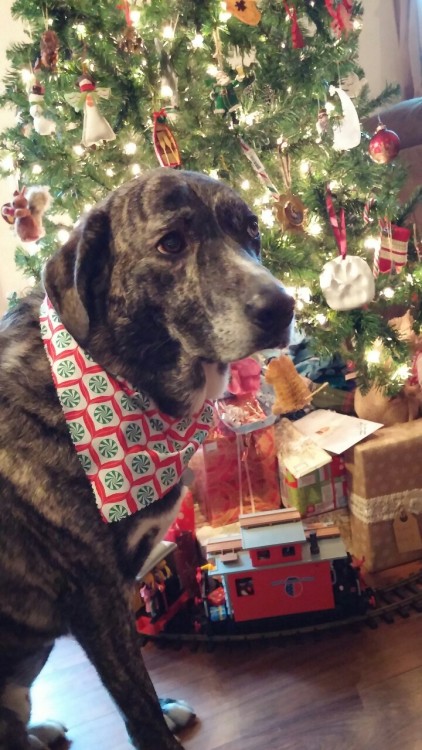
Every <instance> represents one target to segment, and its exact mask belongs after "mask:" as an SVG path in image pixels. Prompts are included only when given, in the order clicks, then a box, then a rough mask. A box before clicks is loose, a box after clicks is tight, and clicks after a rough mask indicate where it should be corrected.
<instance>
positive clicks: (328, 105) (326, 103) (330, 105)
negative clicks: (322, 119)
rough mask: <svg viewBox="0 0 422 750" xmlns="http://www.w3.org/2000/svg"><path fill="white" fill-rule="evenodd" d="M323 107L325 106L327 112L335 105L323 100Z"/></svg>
mask: <svg viewBox="0 0 422 750" xmlns="http://www.w3.org/2000/svg"><path fill="white" fill-rule="evenodd" d="M324 107H325V110H326V112H327V114H328V113H329V112H332V111H333V110H334V109H335V106H334V104H333V103H332V102H325V104H324Z"/></svg>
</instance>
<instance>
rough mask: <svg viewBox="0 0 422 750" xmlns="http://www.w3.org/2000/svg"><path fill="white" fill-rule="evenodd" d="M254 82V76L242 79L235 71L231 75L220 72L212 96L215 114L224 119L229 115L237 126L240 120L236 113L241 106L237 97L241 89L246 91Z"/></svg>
mask: <svg viewBox="0 0 422 750" xmlns="http://www.w3.org/2000/svg"><path fill="white" fill-rule="evenodd" d="M253 80H254V76H253V75H250V76H246V77H245V76H243V77H240V76H239V75H238V74H236V73H235V72H234V71H231V73H230V74H229V73H226V72H225V71H224V70H219V71H218V73H217V76H216V82H215V84H214V86H213V90H212V92H211V94H210V96H211V99H213V101H214V113H215V114H216V115H223V117H225V116H226V115H227V113H229V114H230V116H231V118H232V121H233V123H234V124H237V123H238V119H237V117H236V115H235V112H237V110H238V109H240V106H241V105H240V101H239V99H238V96H237V91H238V90H239V89H242V90H243V89H245V88H246V87H247V86H249V85H250V84H251V83H252V82H253Z"/></svg>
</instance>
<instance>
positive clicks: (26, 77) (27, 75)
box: [21, 68, 34, 83]
mask: <svg viewBox="0 0 422 750" xmlns="http://www.w3.org/2000/svg"><path fill="white" fill-rule="evenodd" d="M33 77H34V74H33V72H32V70H29V68H22V70H21V78H22V81H23V82H24V83H29V82H30V81H31V80H32V79H33Z"/></svg>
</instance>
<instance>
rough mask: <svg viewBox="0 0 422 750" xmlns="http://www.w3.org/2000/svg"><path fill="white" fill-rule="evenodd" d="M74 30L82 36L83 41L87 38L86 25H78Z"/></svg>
mask: <svg viewBox="0 0 422 750" xmlns="http://www.w3.org/2000/svg"><path fill="white" fill-rule="evenodd" d="M74 29H75V31H76V33H77V35H78V36H80V37H81V38H82V39H83V38H84V37H85V36H86V26H85V24H84V23H77V24H76V25H75V26H74Z"/></svg>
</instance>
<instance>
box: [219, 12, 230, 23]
mask: <svg viewBox="0 0 422 750" xmlns="http://www.w3.org/2000/svg"><path fill="white" fill-rule="evenodd" d="M230 16H231V13H229V12H228V10H222V11H221V13H220V14H219V16H218V17H219V19H220V21H221V22H222V23H227V21H228V20H229V18H230Z"/></svg>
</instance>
